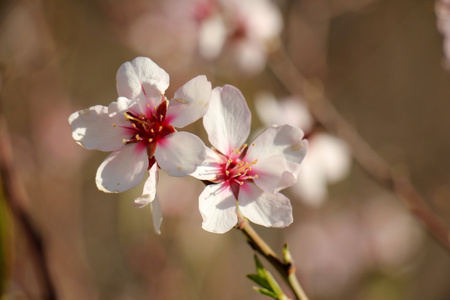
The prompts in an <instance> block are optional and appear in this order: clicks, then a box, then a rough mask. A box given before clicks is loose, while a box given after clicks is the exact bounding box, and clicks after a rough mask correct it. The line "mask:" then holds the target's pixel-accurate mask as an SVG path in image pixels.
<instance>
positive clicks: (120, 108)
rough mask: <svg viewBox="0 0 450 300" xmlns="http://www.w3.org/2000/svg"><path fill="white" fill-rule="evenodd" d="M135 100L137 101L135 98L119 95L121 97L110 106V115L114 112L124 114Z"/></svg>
mask: <svg viewBox="0 0 450 300" xmlns="http://www.w3.org/2000/svg"><path fill="white" fill-rule="evenodd" d="M134 102H135V100H131V99H128V98H125V97H119V98H117V101H115V102H112V103H111V104H110V105H109V106H108V113H109V114H110V115H111V114H114V113H117V114H121V115H123V113H124V112H125V111H127V110H128V108H129V107H130V106H132V105H133V103H134Z"/></svg>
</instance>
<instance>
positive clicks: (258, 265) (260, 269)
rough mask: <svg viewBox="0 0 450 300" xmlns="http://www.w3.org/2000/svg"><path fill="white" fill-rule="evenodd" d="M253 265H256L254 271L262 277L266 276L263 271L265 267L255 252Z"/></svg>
mask: <svg viewBox="0 0 450 300" xmlns="http://www.w3.org/2000/svg"><path fill="white" fill-rule="evenodd" d="M255 265H256V271H257V272H258V275H259V276H261V277H263V278H264V277H265V276H266V273H265V272H264V270H265V269H264V266H263V265H262V263H261V261H260V260H259V258H258V256H257V255H256V254H255Z"/></svg>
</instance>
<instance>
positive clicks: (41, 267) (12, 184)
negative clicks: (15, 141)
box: [0, 115, 57, 300]
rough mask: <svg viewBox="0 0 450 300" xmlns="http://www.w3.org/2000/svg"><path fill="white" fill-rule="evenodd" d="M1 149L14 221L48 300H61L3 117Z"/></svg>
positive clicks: (2, 170)
mask: <svg viewBox="0 0 450 300" xmlns="http://www.w3.org/2000/svg"><path fill="white" fill-rule="evenodd" d="M0 145H1V147H0V176H1V184H2V188H3V193H4V196H5V201H6V203H7V205H8V206H9V208H10V210H11V213H12V215H13V217H14V219H15V220H16V221H17V223H18V224H20V226H21V228H22V230H23V233H24V234H25V238H26V241H27V243H28V245H29V249H30V254H31V256H32V260H33V261H34V263H35V268H36V272H37V274H38V279H39V280H40V282H41V284H42V288H43V293H44V295H45V299H48V300H55V299H57V298H56V293H55V288H54V286H53V282H52V280H51V277H50V274H49V270H48V264H47V258H46V253H45V244H44V241H43V239H42V237H41V234H40V233H39V232H38V230H37V229H36V226H35V225H34V224H33V221H32V219H31V217H30V215H29V213H28V212H27V211H26V210H25V209H24V207H23V203H25V202H26V198H27V196H26V193H25V191H24V190H23V187H22V185H21V183H20V181H19V179H18V177H17V175H16V172H15V169H14V163H13V154H12V147H11V141H10V138H9V134H8V128H7V124H6V121H5V119H4V117H3V116H1V115H0Z"/></svg>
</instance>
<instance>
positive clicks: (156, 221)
mask: <svg viewBox="0 0 450 300" xmlns="http://www.w3.org/2000/svg"><path fill="white" fill-rule="evenodd" d="M150 208H151V210H152V215H153V228H154V229H155V232H156V233H157V234H161V230H160V227H161V223H162V220H163V216H162V210H161V205H160V204H159V200H158V197H156V198H155V200H154V201H152V203H150Z"/></svg>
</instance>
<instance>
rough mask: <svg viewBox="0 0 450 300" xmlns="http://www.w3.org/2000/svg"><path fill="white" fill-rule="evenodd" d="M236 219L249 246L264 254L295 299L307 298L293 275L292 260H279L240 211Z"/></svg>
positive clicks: (304, 299)
mask: <svg viewBox="0 0 450 300" xmlns="http://www.w3.org/2000/svg"><path fill="white" fill-rule="evenodd" d="M238 219H239V221H238V225H237V229H239V230H241V231H242V233H243V234H244V235H245V237H246V238H247V240H248V242H249V244H250V246H251V247H252V248H253V249H254V250H255V251H257V252H258V253H259V254H261V255H262V256H264V257H265V258H266V259H267V261H269V262H270V264H271V265H272V266H273V267H274V268H275V269H276V270H277V272H278V273H279V274H280V275H281V277H282V278H283V280H284V281H285V282H286V283H287V284H288V286H289V288H290V289H291V290H292V292H293V293H294V295H295V297H296V299H297V300H308V297H307V296H306V294H305V292H304V291H303V289H302V287H301V285H300V283H299V282H298V280H297V276H296V275H295V267H294V265H293V264H292V262H287V261H286V262H285V261H283V260H281V259H280V258H279V257H278V256H277V255H276V254H275V252H274V251H273V250H272V248H270V246H269V245H267V243H266V242H265V241H264V240H263V239H262V238H261V237H260V236H259V235H258V234H257V233H256V231H255V230H254V229H253V227H252V226H251V225H250V223H249V222H248V221H247V220H246V219H245V218H244V217H243V216H242V215H241V214H240V213H238Z"/></svg>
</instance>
